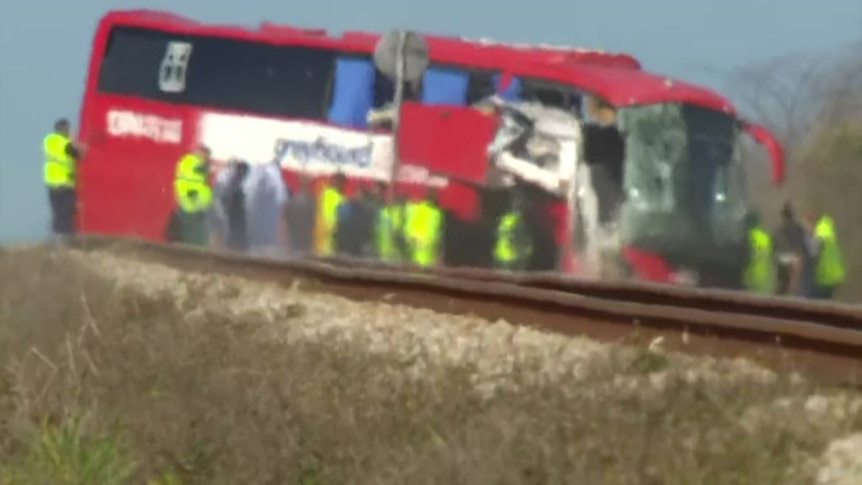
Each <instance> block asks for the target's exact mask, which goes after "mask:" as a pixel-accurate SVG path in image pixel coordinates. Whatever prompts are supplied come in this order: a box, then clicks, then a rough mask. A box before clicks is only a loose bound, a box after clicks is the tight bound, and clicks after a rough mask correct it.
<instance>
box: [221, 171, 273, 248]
mask: <svg viewBox="0 0 862 485" xmlns="http://www.w3.org/2000/svg"><path fill="white" fill-rule="evenodd" d="M236 166H237V159H232V160H231V161H230V162H228V164H227V165H226V166H225V167H224V168H223V169H222V170H220V171H219V173H218V174H217V175H216V179H215V182H214V187H213V189H214V191H215V192H216V194H217V195H216V197H219V195H218V194H222V193H224V191H225V190H226V189H227V187H228V184H229V183H230V181H231V180H232V179H233V173H234V171H235V170H236ZM249 169H250V170H249V173H248V176H247V177H246V178H245V180H244V181H243V184H242V185H243V188H242V190H243V193H244V194H245V206H246V211H247V214H246V221H247V227H248V243H249V246H250V250H251V251H252V252H258V253H263V252H270V251H274V250H275V249H276V248H277V246H278V244H279V237H278V231H279V227H280V214H281V208H282V207H283V206H284V204H285V202H287V199H288V191H287V187H286V185H285V183H284V179H283V178H282V176H281V168H280V167H279V166H278V164H277V163H276V162H266V163H261V164H252V165H250V167H249ZM219 200H220V199H219ZM215 220H216V221H217V222H216V225H217V227H218V229H217V230H218V235H219V237H220V239H221V240H222V241H224V240H226V239H225V238H226V236H227V233H226V229H227V219H226V213H225V208H224V207H221V206H220V205H219V206H217V207H216V210H215Z"/></svg>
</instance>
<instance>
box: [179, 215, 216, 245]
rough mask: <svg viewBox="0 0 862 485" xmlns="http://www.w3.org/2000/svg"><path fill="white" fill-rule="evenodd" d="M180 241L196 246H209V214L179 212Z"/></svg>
mask: <svg viewBox="0 0 862 485" xmlns="http://www.w3.org/2000/svg"><path fill="white" fill-rule="evenodd" d="M178 216H179V223H180V224H179V226H180V231H179V232H180V241H182V242H184V243H186V244H193V245H195V246H207V244H208V243H209V241H208V232H207V213H206V212H205V211H197V212H184V211H182V210H181V211H179V212H178Z"/></svg>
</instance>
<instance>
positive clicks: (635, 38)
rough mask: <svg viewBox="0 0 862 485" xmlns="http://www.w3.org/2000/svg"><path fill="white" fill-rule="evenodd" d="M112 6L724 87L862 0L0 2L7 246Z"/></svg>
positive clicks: (34, 216)
mask: <svg viewBox="0 0 862 485" xmlns="http://www.w3.org/2000/svg"><path fill="white" fill-rule="evenodd" d="M507 4H508V5H511V7H507V6H506V5H507ZM117 8H153V9H170V10H173V11H175V12H177V13H180V14H183V15H188V16H192V17H196V18H198V19H201V20H205V21H212V22H220V23H241V24H246V25H254V24H257V23H258V22H260V21H261V20H268V21H271V22H278V23H286V24H294V25H304V26H321V27H326V28H328V29H330V30H336V31H338V30H344V29H365V30H388V29H390V28H395V27H409V28H414V29H417V30H420V31H425V32H438V33H447V34H463V35H468V36H487V37H493V38H497V39H500V40H507V41H525V42H548V43H559V44H570V45H584V46H591V47H600V48H604V49H607V50H621V51H625V52H629V53H631V54H633V55H635V56H636V57H638V58H639V59H640V60H641V61H642V62H643V63H644V64H645V66H646V67H647V68H648V69H650V70H652V71H658V72H662V73H666V74H670V75H673V76H677V77H681V78H685V79H687V80H690V81H694V82H697V83H701V84H706V85H708V86H711V87H714V88H718V89H721V88H722V87H723V83H724V79H723V76H722V73H723V72H727V71H728V70H730V69H733V68H734V67H737V66H740V65H743V64H746V63H750V62H754V61H758V60H761V59H767V58H770V57H773V56H778V55H782V54H788V53H795V52H806V51H812V50H821V49H825V48H829V47H831V46H838V45H842V44H846V43H848V42H850V41H854V40H858V39H860V38H862V0H822V1H819V2H815V1H812V0H772V1H766V0H721V1H717V0H711V1H706V0H699V1H698V0H605V1H599V0H593V1H591V2H585V1H582V0H527V1H519V2H515V1H514V0H498V1H488V0H470V1H465V0H433V1H421V0H401V1H396V0H364V1H363V0H352V1H351V0H313V1H309V2H303V1H301V0H299V1H297V0H292V1H285V0H243V1H239V2H235V1H224V0H222V1H220V0H158V1H156V0H153V1H149V2H146V1H139V2H133V1H123V0H82V1H78V2H58V1H57V0H50V1H49V0H2V1H0V241H4V242H5V241H10V240H35V239H41V238H42V237H44V235H45V234H46V229H47V226H48V208H47V203H46V198H47V196H46V193H45V190H44V188H43V187H42V185H41V164H42V154H41V147H40V142H41V139H42V137H43V136H44V135H45V134H46V133H47V131H48V130H49V129H50V127H51V123H52V122H53V120H54V119H56V118H57V117H58V116H61V115H65V116H69V117H70V118H71V119H73V120H75V121H77V117H78V110H79V108H80V97H81V93H82V90H83V83H84V76H85V70H86V64H87V58H88V55H89V49H90V41H91V36H92V33H93V30H94V28H95V26H96V22H97V20H98V18H99V17H100V16H101V15H102V14H103V13H104V12H105V11H107V10H110V9H117Z"/></svg>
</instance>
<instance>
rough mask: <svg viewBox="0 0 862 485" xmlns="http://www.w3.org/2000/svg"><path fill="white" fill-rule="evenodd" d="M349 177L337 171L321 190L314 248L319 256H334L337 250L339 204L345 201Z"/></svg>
mask: <svg viewBox="0 0 862 485" xmlns="http://www.w3.org/2000/svg"><path fill="white" fill-rule="evenodd" d="M346 185H347V177H345V176H344V174H343V173H341V172H336V173H335V174H334V175H333V176H332V178H331V179H330V180H329V181H328V183H326V184H325V185H324V186H323V188H322V189H321V191H320V195H319V197H318V200H317V215H316V217H315V225H314V236H315V237H314V249H315V251H314V252H315V253H316V254H317V255H318V256H332V254H333V253H334V250H335V228H336V227H338V206H340V205H341V203H342V202H343V201H344V188H345V186H346Z"/></svg>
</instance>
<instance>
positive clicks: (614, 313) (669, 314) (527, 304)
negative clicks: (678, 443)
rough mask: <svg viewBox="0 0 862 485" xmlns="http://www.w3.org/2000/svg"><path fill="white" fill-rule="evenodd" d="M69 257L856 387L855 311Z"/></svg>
mask: <svg viewBox="0 0 862 485" xmlns="http://www.w3.org/2000/svg"><path fill="white" fill-rule="evenodd" d="M72 244H73V246H74V247H76V248H78V249H81V250H85V251H94V250H98V251H110V252H113V253H118V254H120V255H128V256H131V257H137V258H144V259H146V260H148V261H155V262H160V263H164V264H167V265H170V266H173V267H177V268H181V269H185V270H189V271H212V272H218V273H223V274H234V275H240V276H243V277H248V278H253V279H257V280H268V281H272V282H276V283H279V284H283V285H293V284H297V283H299V284H301V285H303V287H305V288H307V289H310V290H314V291H318V290H319V291H327V292H332V293H336V294H341V295H343V296H346V297H348V298H351V299H356V300H381V299H383V300H385V301H388V302H392V303H402V304H407V305H411V306H417V307H423V308H428V309H431V310H435V311H439V312H447V313H455V314H474V315H478V316H481V317H484V318H487V319H491V320H495V319H505V320H507V321H509V322H511V323H514V324H523V325H531V326H536V327H540V328H543V329H546V330H549V331H553V332H559V333H566V334H576V335H586V336H589V337H593V338H598V339H602V340H610V341H617V342H623V343H629V344H635V345H637V344H652V345H661V346H663V347H665V348H667V349H673V350H683V351H686V352H691V353H697V354H708V355H716V356H744V357H747V358H751V359H753V360H756V361H759V362H760V363H763V364H765V365H767V366H770V367H773V368H777V369H780V370H787V369H788V368H790V369H793V370H798V371H801V372H803V373H809V374H813V375H816V377H817V378H821V379H827V380H829V381H831V382H833V383H834V382H838V383H842V384H847V385H852V386H862V306H859V305H840V304H833V303H823V302H808V301H797V300H793V299H779V298H759V297H756V296H751V295H745V294H739V293H734V292H728V291H709V290H703V289H689V288H681V287H670V286H665V285H650V284H638V283H618V282H613V283H612V282H600V281H586V280H579V279H572V278H565V277H562V276H559V275H552V274H535V275H533V274H531V275H501V274H499V273H495V272H491V271H484V270H473V269H440V270H419V269H408V268H402V267H392V266H388V265H383V264H380V263H376V262H369V261H361V260H356V259H303V260H274V259H270V258H261V257H251V256H244V255H238V254H232V253H222V252H213V251H208V250H203V249H198V248H192V247H186V246H177V245H163V244H156V243H152V242H147V241H142V240H134V239H117V238H107V237H100V236H82V237H79V238H78V239H76V240H75V241H74V242H73V243H72Z"/></svg>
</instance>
